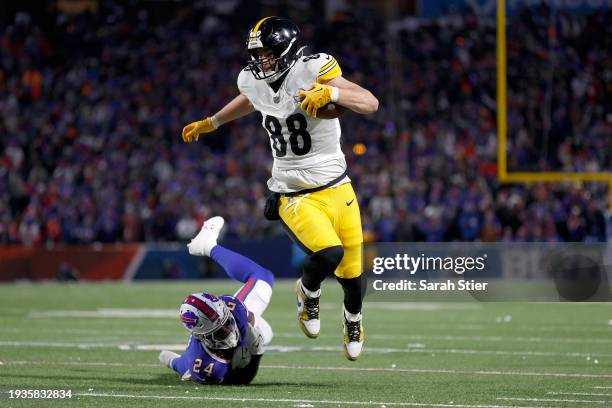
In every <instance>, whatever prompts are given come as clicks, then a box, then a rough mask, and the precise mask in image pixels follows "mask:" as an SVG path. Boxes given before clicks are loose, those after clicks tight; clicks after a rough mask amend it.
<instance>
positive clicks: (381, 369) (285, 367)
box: [0, 360, 612, 379]
mask: <svg viewBox="0 0 612 408" xmlns="http://www.w3.org/2000/svg"><path fill="white" fill-rule="evenodd" d="M2 364H3V365H51V366H53V365H58V366H108V367H133V368H134V367H136V368H151V367H158V368H164V367H163V366H162V365H161V364H153V363H151V364H147V363H122V362H104V361H48V360H4V361H0V365H2ZM261 367H262V368H265V369H271V370H312V371H349V372H388V373H421V374H450V375H491V376H509V377H560V378H603V379H612V374H594V373H555V372H533V371H484V370H453V369H426V368H386V367H329V366H327V367H325V366H301V365H265V364H264V365H262V366H261Z"/></svg>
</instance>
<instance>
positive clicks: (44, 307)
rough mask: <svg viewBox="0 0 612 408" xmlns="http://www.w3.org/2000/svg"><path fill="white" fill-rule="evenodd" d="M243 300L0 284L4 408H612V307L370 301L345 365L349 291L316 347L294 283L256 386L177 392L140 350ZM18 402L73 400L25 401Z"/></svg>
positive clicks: (335, 294) (193, 285) (330, 307)
mask: <svg viewBox="0 0 612 408" xmlns="http://www.w3.org/2000/svg"><path fill="white" fill-rule="evenodd" d="M237 288H238V285H236V284H233V283H231V282H229V281H223V282H219V281H216V282H205V281H191V282H163V283H162V282H157V283H135V284H127V285H125V284H110V283H109V284H106V283H105V284H76V285H61V284H17V285H0V310H1V314H0V361H1V362H2V364H1V365H0V392H1V393H0V406H2V407H9V406H10V407H12V406H15V407H19V406H54V407H60V406H92V407H123V406H173V407H174V406H176V407H186V406H194V407H196V406H197V407H203V406H204V407H217V406H219V407H234V406H239V407H244V406H249V407H265V406H274V407H276V406H281V407H327V406H339V407H344V406H373V407H392V406H414V407H466V408H473V407H482V408H484V407H510V406H512V407H588V406H597V407H605V406H612V307H611V306H612V305H610V304H561V303H541V304H537V303H530V304H526V303H478V302H472V303H423V302H419V303H375V302H366V306H365V309H364V311H365V328H366V351H365V354H364V355H363V356H362V358H361V359H360V360H359V361H357V362H349V361H347V360H345V358H344V356H343V354H342V351H341V341H342V338H341V323H340V299H341V297H340V288H339V285H337V284H336V283H335V282H331V281H330V282H326V284H325V286H324V292H323V297H322V316H321V318H322V334H321V337H320V338H319V339H316V340H311V339H307V338H305V337H304V336H303V334H302V333H301V332H300V330H299V329H298V328H297V325H296V322H295V301H294V298H293V296H294V295H293V291H292V289H293V282H286V281H285V282H277V285H276V287H275V292H274V295H273V298H272V303H271V305H270V307H269V308H268V310H267V311H266V314H265V317H266V318H267V320H268V321H269V322H270V324H271V325H272V327H273V328H274V332H275V338H274V340H273V342H272V344H271V349H270V350H269V352H268V353H267V354H266V355H265V356H264V359H263V360H262V363H263V366H262V367H261V368H260V371H259V374H258V375H257V377H256V378H255V381H254V383H253V384H251V385H249V386H241V387H238V386H208V387H207V386H202V385H198V384H195V383H191V382H181V381H179V378H178V376H177V375H176V374H175V373H173V372H172V371H171V370H169V369H168V368H165V367H162V366H161V365H159V364H158V362H157V355H158V351H156V350H151V349H149V348H148V347H144V346H145V345H169V346H173V347H175V348H176V347H182V345H184V344H186V341H187V337H188V336H187V332H186V331H185V330H184V328H183V327H182V325H181V324H180V322H179V321H178V318H177V314H176V311H177V309H178V306H179V304H180V302H181V300H182V298H183V297H184V296H185V295H187V294H189V293H191V292H195V291H198V290H204V289H206V290H207V291H210V292H212V293H216V294H221V293H227V292H230V293H231V292H233V291H234V290H235V289H237ZM139 311H149V312H150V314H151V316H149V317H144V316H143V315H142V314H140V313H138V312H139ZM151 348H153V349H155V348H156V347H151ZM12 389H13V390H14V389H31V390H34V389H70V390H72V393H73V394H72V398H71V399H70V400H17V399H10V398H9V393H8V392H9V390H12Z"/></svg>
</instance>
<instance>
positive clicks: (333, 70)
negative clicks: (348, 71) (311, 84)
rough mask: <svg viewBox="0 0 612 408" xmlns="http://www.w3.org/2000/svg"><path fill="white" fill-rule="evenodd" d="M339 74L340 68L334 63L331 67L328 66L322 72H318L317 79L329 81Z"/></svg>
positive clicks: (340, 72) (340, 73)
mask: <svg viewBox="0 0 612 408" xmlns="http://www.w3.org/2000/svg"><path fill="white" fill-rule="evenodd" d="M340 75H342V70H341V69H340V65H338V64H337V63H336V64H334V65H333V66H332V67H330V68H328V69H327V70H326V71H325V72H324V73H322V74H319V76H318V77H317V81H331V80H332V79H334V78H335V77H337V76H340Z"/></svg>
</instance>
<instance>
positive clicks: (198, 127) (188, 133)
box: [183, 117, 218, 143]
mask: <svg viewBox="0 0 612 408" xmlns="http://www.w3.org/2000/svg"><path fill="white" fill-rule="evenodd" d="M217 128H218V126H215V124H214V123H213V119H212V117H208V118H206V119H204V120H199V121H197V122H193V123H190V124H188V125H187V126H185V127H184V128H183V142H187V143H191V142H193V141H194V140H195V141H196V142H197V141H198V139H199V138H200V133H210V132H212V131H215V130H217Z"/></svg>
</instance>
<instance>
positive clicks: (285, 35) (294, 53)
mask: <svg viewBox="0 0 612 408" xmlns="http://www.w3.org/2000/svg"><path fill="white" fill-rule="evenodd" d="M246 47H247V50H248V51H249V56H250V58H249V61H248V68H249V70H250V71H251V73H252V74H253V76H254V77H255V79H258V80H261V79H263V80H265V81H266V82H268V83H271V82H274V81H276V80H277V79H279V78H280V77H282V76H283V75H284V74H285V73H286V72H287V71H288V70H289V69H291V67H293V65H294V64H295V63H296V61H297V60H298V59H299V58H300V56H301V54H302V52H303V49H304V47H301V40H300V29H299V28H298V26H297V25H296V24H295V23H294V22H293V21H291V20H289V19H287V18H284V17H275V16H271V17H265V18H263V19H261V20H259V22H257V24H255V26H253V28H251V30H250V31H249V36H248V37H247V41H246ZM262 51H265V52H266V57H264V58H262V55H261V54H262ZM269 54H272V56H269ZM264 66H265V67H266V68H264Z"/></svg>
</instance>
